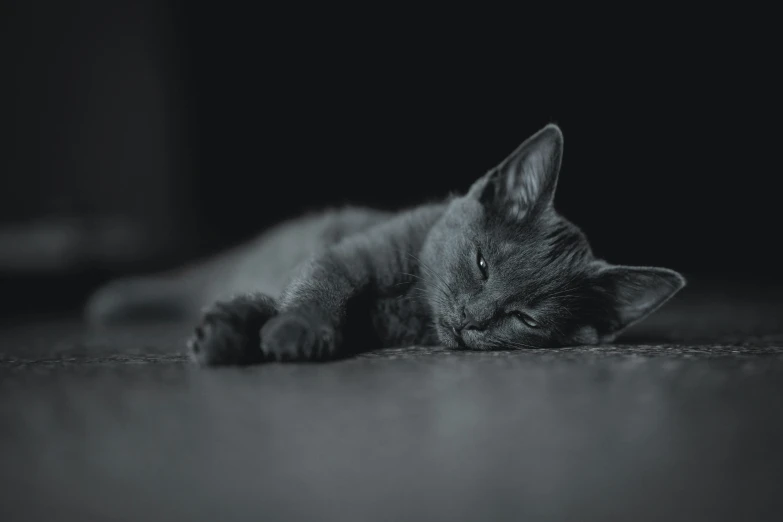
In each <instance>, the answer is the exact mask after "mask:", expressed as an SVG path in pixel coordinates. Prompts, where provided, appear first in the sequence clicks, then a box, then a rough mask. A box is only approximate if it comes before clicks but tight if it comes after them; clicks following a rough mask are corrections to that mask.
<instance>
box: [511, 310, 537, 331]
mask: <svg viewBox="0 0 783 522" xmlns="http://www.w3.org/2000/svg"><path fill="white" fill-rule="evenodd" d="M511 315H513V316H514V317H516V318H517V319H519V320H520V321H522V322H523V323H525V325H526V326H527V327H528V328H538V322H537V321H536V320H535V319H533V318H532V317H530V316H529V315H527V314H526V313H524V312H520V311H518V310H514V311H513V312H511Z"/></svg>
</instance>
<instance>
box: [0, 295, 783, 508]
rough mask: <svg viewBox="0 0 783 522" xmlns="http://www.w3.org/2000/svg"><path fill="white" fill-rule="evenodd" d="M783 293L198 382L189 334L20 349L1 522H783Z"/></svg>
mask: <svg viewBox="0 0 783 522" xmlns="http://www.w3.org/2000/svg"><path fill="white" fill-rule="evenodd" d="M782 305H783V292H781V291H780V289H778V288H769V287H763V286H762V287H748V286H727V285H714V284H713V285H701V286H699V285H694V286H692V287H691V288H690V289H689V291H688V292H687V293H685V294H683V295H682V296H681V298H679V299H677V300H676V301H675V302H673V303H672V304H671V306H669V307H668V308H666V309H665V310H663V311H661V312H659V313H658V314H656V315H655V316H654V317H652V318H650V320H648V321H647V322H646V323H644V324H642V325H639V327H637V328H635V329H634V331H632V332H630V333H629V335H628V336H627V337H626V339H625V340H624V341H623V344H618V345H614V346H608V347H598V348H591V349H586V348H573V349H564V350H553V351H535V350H534V351H526V352H498V353H484V354H481V353H455V352H447V351H443V350H438V349H436V350H424V349H399V350H387V351H384V352H377V353H372V354H367V355H365V356H362V357H360V358H357V359H353V360H347V361H342V362H338V363H331V364H326V365H306V364H305V365H268V366H264V367H256V368H250V369H222V370H217V371H207V370H200V369H198V368H194V367H192V366H190V365H189V364H188V363H187V361H186V360H185V357H184V356H183V355H182V340H183V339H184V338H185V336H186V335H187V333H188V328H187V326H186V325H170V326H157V327H152V326H148V327H136V328H124V329H108V330H92V331H91V330H88V329H85V328H83V327H82V326H81V325H79V324H78V323H77V322H75V321H72V320H70V321H69V320H46V321H44V320H39V321H35V322H28V323H19V324H16V325H7V326H6V327H5V328H4V331H3V332H2V334H0V519H2V520H3V521H12V520H144V521H156V520H205V521H206V520H209V521H215V520H264V521H276V520H323V521H340V522H343V521H371V520H384V521H390V522H391V521H413V520H426V521H439V520H444V521H463V520H464V521H483V520H513V521H519V520H574V521H587V520H620V521H629V520H688V521H694V520H709V521H714V520H732V521H735V520H779V519H781V516H783V515H781V509H780V508H781V507H783V498H782V497H783V496H782V495H781V493H780V491H781V489H782V488H783V450H781V445H782V444H783V400H781V397H782V396H783V395H781V394H782V393H783V321H781V319H783V313H782V311H783V306H782Z"/></svg>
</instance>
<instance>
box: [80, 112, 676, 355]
mask: <svg viewBox="0 0 783 522" xmlns="http://www.w3.org/2000/svg"><path fill="white" fill-rule="evenodd" d="M562 151H563V136H562V133H561V132H560V129H559V128H558V127H557V126H555V125H548V126H546V127H544V128H543V129H542V130H540V131H539V132H537V133H536V134H535V135H533V136H532V137H531V138H529V139H528V140H527V141H525V142H524V143H523V144H522V145H520V146H519V148H517V150H515V151H514V152H513V153H512V154H511V155H510V156H509V157H508V158H506V159H505V160H504V161H503V162H502V163H501V164H500V165H498V166H497V167H495V168H494V169H492V170H491V171H489V172H488V173H487V174H486V175H484V176H483V177H482V178H480V179H479V180H478V181H476V182H475V183H474V184H473V186H472V187H471V188H470V190H469V191H468V193H467V194H466V195H464V196H460V197H456V196H454V197H450V198H448V199H447V200H446V201H443V202H439V203H435V204H427V205H423V206H420V207H416V208H414V209H411V210H406V211H403V212H399V213H386V212H381V211H376V210H369V209H361V208H347V209H341V210H335V211H328V212H324V213H320V214H317V215H310V216H306V217H303V218H300V219H298V220H294V221H292V222H288V223H284V224H282V225H280V226H278V227H275V228H273V229H271V230H270V231H268V232H266V233H265V234H264V235H262V236H261V237H259V238H258V239H257V240H256V241H255V242H253V243H252V244H249V245H246V246H244V247H242V248H240V249H238V250H235V251H233V252H230V253H228V254H224V255H222V256H220V257H218V258H216V259H214V260H211V261H208V262H206V263H202V264H199V265H196V266H194V267H192V268H186V269H184V270H182V271H179V272H177V273H172V274H165V275H160V276H153V277H150V278H141V279H135V280H130V281H119V282H115V283H113V284H110V285H109V286H108V287H106V288H104V289H102V290H101V291H99V292H98V293H97V295H96V296H94V298H93V299H92V301H91V302H90V304H89V306H88V313H89V315H90V316H91V317H92V318H93V319H94V320H97V321H107V320H111V319H114V318H117V317H127V316H131V315H133V314H134V313H138V312H143V311H153V312H156V313H164V312H172V311H176V312H180V313H190V314H193V315H195V314H197V313H198V312H199V310H201V309H202V307H204V306H206V305H209V307H208V308H207V309H206V311H205V312H204V313H203V314H202V317H201V320H200V323H199V325H198V326H197V327H196V329H195V334H194V335H193V337H192V339H191V340H190V341H189V347H190V350H191V353H192V355H193V357H194V359H195V360H196V361H198V362H199V363H201V364H205V365H222V364H253V363H261V362H265V361H315V360H318V361H320V360H329V359H335V358H340V357H346V356H350V355H352V354H355V353H357V352H360V351H366V350H371V349H374V348H381V347H389V346H406V345H435V344H438V345H445V346H447V347H450V348H455V349H459V348H462V349H474V350H491V349H498V348H542V347H559V346H567V345H586V344H597V343H604V342H611V341H612V340H614V338H615V337H616V336H617V335H618V334H619V333H620V332H622V331H623V330H624V329H625V328H627V327H628V326H630V325H631V324H633V323H635V322H637V321H639V320H641V319H643V318H644V317H646V316H647V315H649V314H650V313H652V312H653V311H655V310H656V309H657V308H658V307H660V306H661V305H662V304H663V303H664V302H666V301H667V300H668V299H669V298H671V297H672V296H673V295H674V294H675V293H676V292H677V291H679V290H680V289H681V288H682V287H683V286H684V285H685V279H684V278H683V277H682V276H681V275H680V274H678V273H677V272H674V271H672V270H668V269H666V268H651V267H630V266H615V265H610V264H608V263H606V262H604V261H602V260H599V259H596V258H595V257H593V254H592V252H591V250H590V246H589V244H588V241H587V239H586V237H585V236H584V234H583V233H582V232H581V231H580V230H579V228H577V227H576V226H575V225H573V224H572V223H570V222H568V221H567V220H566V219H564V218H563V217H562V216H560V215H559V214H558V213H557V212H556V211H555V209H554V207H553V204H552V199H553V196H554V194H555V188H556V186H557V178H558V173H559V169H560V161H561V157H562Z"/></svg>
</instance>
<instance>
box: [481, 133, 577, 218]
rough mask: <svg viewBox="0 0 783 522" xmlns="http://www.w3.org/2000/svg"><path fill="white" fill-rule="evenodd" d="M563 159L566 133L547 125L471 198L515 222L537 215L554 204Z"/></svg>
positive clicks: (485, 181)
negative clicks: (511, 218) (513, 219)
mask: <svg viewBox="0 0 783 522" xmlns="http://www.w3.org/2000/svg"><path fill="white" fill-rule="evenodd" d="M562 157H563V133H562V132H561V131H560V128H559V127H558V126H557V125H554V124H550V125H547V126H546V127H544V128H543V129H541V130H540V131H538V132H537V133H535V134H534V135H533V136H531V137H530V138H528V139H527V140H525V142H524V143H522V145H520V146H519V147H517V149H516V150H515V151H514V152H512V153H511V154H510V155H509V156H508V157H507V158H506V159H505V160H503V162H502V163H500V164H499V165H498V166H497V167H495V168H494V169H492V170H491V171H489V173H487V174H486V175H485V176H484V177H483V178H481V179H480V180H478V181H477V182H476V183H474V184H473V186H472V187H471V189H470V191H469V192H468V194H469V195H471V196H473V197H475V198H477V199H478V200H479V201H481V203H482V204H483V205H484V206H486V207H487V208H492V209H494V210H498V211H501V212H503V213H505V214H507V215H509V216H511V217H514V218H521V217H524V216H526V215H529V214H533V213H535V212H537V211H539V210H542V209H544V208H546V207H547V206H549V205H550V204H551V203H552V199H553V198H554V195H555V189H556V188H557V177H558V174H559V173H560V162H561V159H562Z"/></svg>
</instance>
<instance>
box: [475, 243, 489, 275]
mask: <svg viewBox="0 0 783 522" xmlns="http://www.w3.org/2000/svg"><path fill="white" fill-rule="evenodd" d="M476 264H477V265H478V267H479V270H481V276H482V277H483V278H484V279H486V278H488V277H489V274H488V273H487V269H488V268H489V266H488V265H487V261H486V260H485V259H484V256H482V255H481V250H477V251H476Z"/></svg>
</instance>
